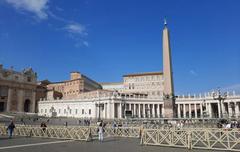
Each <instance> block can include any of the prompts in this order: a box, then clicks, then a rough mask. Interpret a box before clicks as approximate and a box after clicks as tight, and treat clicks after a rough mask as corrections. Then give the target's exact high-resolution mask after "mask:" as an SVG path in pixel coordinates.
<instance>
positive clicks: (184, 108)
mask: <svg viewBox="0 0 240 152" xmlns="http://www.w3.org/2000/svg"><path fill="white" fill-rule="evenodd" d="M183 118H186V105H185V104H183Z"/></svg>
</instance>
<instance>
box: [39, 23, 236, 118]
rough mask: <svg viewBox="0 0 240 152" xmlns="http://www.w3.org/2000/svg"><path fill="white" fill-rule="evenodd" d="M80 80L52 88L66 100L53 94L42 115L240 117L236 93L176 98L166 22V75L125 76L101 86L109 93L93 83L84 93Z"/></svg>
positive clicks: (42, 105)
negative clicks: (222, 95)
mask: <svg viewBox="0 0 240 152" xmlns="http://www.w3.org/2000/svg"><path fill="white" fill-rule="evenodd" d="M78 79H79V76H78V74H73V75H72V79H71V80H70V81H64V82H61V83H59V84H58V83H55V84H53V85H49V87H50V86H51V87H52V88H53V89H55V90H57V91H59V92H62V93H63V99H54V98H51V97H52V96H53V95H54V94H51V96H49V97H48V98H47V99H42V101H40V102H39V115H43V116H65V117H78V118H86V117H87V118H104V119H115V118H117V119H122V118H127V113H128V114H129V111H130V112H131V117H134V118H201V119H202V118H208V119H211V118H222V117H225V118H239V117H240V112H239V111H240V110H239V109H240V96H238V95H236V94H235V93H233V94H230V93H227V94H226V96H224V97H221V95H220V94H219V92H218V94H217V97H218V98H216V96H215V97H214V94H213V93H208V94H206V93H205V94H204V95H199V96H196V95H194V96H190V95H189V96H175V94H174V85H173V75H172V61H171V49H170V40H169V30H168V28H167V24H166V22H165V25H164V29H163V73H162V72H150V73H138V74H128V75H124V76H123V83H102V88H103V89H106V90H99V88H101V87H100V86H98V84H97V83H92V84H94V85H95V86H96V87H92V91H91V89H86V91H88V92H86V91H84V90H85V89H84V86H82V87H80V86H79V85H80V84H83V83H84V82H81V83H80V81H79V82H77V83H76V80H78ZM73 81H74V82H75V83H73ZM91 82H93V81H91ZM66 86H67V88H66V89H65V87H66ZM98 87H99V88H98ZM96 89H98V90H96ZM76 90H78V91H76ZM73 91H74V92H73ZM79 92H82V93H81V94H80V93H79ZM68 97H70V98H68ZM220 97H221V98H220ZM216 99H217V100H216ZM128 116H129V115H128Z"/></svg>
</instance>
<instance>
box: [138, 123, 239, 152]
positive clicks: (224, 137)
mask: <svg viewBox="0 0 240 152" xmlns="http://www.w3.org/2000/svg"><path fill="white" fill-rule="evenodd" d="M141 144H143V145H159V146H170V147H185V148H188V149H193V148H198V149H209V150H224V151H226V150H229V151H240V130H238V129H232V130H224V129H218V128H216V129H213V128H212V129H204V128H195V129H194V128H192V129H181V130H175V129H144V130H143V132H142V137H141Z"/></svg>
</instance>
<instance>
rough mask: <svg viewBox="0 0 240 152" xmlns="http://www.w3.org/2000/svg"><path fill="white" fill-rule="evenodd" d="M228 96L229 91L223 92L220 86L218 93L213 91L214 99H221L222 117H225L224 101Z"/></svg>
mask: <svg viewBox="0 0 240 152" xmlns="http://www.w3.org/2000/svg"><path fill="white" fill-rule="evenodd" d="M226 98H227V92H224V93H223V94H222V93H221V90H220V88H218V90H217V93H216V92H214V93H213V99H214V100H218V101H219V106H220V107H219V108H220V118H223V114H222V103H223V101H224V100H225V99H226Z"/></svg>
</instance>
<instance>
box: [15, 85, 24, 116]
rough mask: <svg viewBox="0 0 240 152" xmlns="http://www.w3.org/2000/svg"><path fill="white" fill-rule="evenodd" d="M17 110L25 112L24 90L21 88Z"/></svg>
mask: <svg viewBox="0 0 240 152" xmlns="http://www.w3.org/2000/svg"><path fill="white" fill-rule="evenodd" d="M17 106H18V107H17V110H18V111H19V112H23V111H24V110H23V106H24V90H21V89H19V90H18V105H17Z"/></svg>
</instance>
